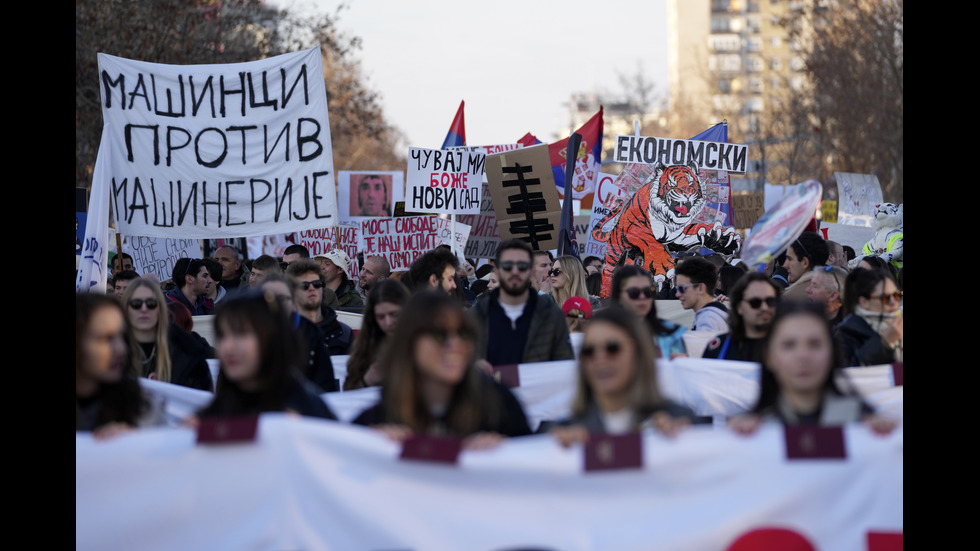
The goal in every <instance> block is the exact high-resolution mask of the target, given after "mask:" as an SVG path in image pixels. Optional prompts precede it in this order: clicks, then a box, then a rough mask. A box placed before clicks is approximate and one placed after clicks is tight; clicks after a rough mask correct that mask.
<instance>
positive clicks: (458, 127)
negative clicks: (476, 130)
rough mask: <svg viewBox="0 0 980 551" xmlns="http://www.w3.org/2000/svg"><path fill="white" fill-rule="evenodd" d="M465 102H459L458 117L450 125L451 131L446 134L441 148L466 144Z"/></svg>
mask: <svg viewBox="0 0 980 551" xmlns="http://www.w3.org/2000/svg"><path fill="white" fill-rule="evenodd" d="M464 103H465V102H463V101H460V102H459V109H457V110H456V118H454V119H453V124H452V126H450V127H449V132H448V133H447V134H446V139H445V141H443V142H442V148H441V149H447V148H450V147H459V146H461V145H466V123H465V122H464V121H463V104H464Z"/></svg>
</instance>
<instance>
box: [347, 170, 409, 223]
mask: <svg viewBox="0 0 980 551" xmlns="http://www.w3.org/2000/svg"><path fill="white" fill-rule="evenodd" d="M337 193H338V197H339V198H338V211H339V213H340V220H341V222H346V221H354V220H358V219H360V218H364V217H384V216H391V215H392V213H393V212H394V206H395V203H396V202H398V201H404V200H405V175H404V174H402V173H401V172H398V171H395V172H377V171H367V170H362V171H356V172H353V171H348V170H342V171H340V172H339V173H338V179H337Z"/></svg>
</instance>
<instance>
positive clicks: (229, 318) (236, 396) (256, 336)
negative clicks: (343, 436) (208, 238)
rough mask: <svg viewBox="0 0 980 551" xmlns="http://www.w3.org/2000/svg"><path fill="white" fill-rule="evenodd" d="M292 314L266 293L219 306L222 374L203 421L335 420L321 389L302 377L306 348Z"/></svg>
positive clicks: (229, 300)
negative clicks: (280, 415)
mask: <svg viewBox="0 0 980 551" xmlns="http://www.w3.org/2000/svg"><path fill="white" fill-rule="evenodd" d="M289 314H290V312H287V311H286V310H285V309H284V308H282V307H281V306H280V303H279V300H278V298H277V297H276V295H275V294H274V293H272V292H271V291H269V292H264V291H262V290H261V289H258V290H254V291H249V292H247V293H243V294H239V295H236V296H234V297H231V298H227V299H225V300H223V301H222V302H221V304H219V305H218V308H217V311H216V313H215V316H214V330H215V337H216V339H217V341H216V345H217V346H216V347H215V349H216V350H217V352H218V359H219V360H221V371H220V372H219V374H218V387H217V389H216V391H215V395H214V400H212V401H211V404H210V405H209V406H207V407H206V408H204V409H203V410H201V412H200V413H199V416H200V417H227V416H238V415H256V414H260V413H264V412H271V411H285V412H291V413H297V414H299V415H303V416H307V417H320V418H324V419H336V416H334V414H333V412H331V411H330V408H329V407H327V404H326V403H325V402H324V401H323V400H322V399H321V398H320V396H319V394H318V391H319V389H318V388H317V387H316V386H315V385H314V384H313V383H311V382H310V381H308V380H307V379H306V378H305V377H304V376H303V375H302V374H301V368H302V366H303V365H305V362H306V361H307V360H306V358H304V357H303V356H304V353H303V352H302V351H303V350H305V349H306V347H305V346H304V345H303V344H302V343H301V337H300V333H299V332H297V331H294V330H293V327H292V324H291V321H290V318H289Z"/></svg>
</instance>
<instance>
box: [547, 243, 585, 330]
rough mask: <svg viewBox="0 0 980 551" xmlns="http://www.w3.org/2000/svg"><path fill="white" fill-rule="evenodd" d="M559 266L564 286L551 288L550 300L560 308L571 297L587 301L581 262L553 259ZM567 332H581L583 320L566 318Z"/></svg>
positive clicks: (571, 258)
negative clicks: (562, 274) (564, 281)
mask: <svg viewBox="0 0 980 551" xmlns="http://www.w3.org/2000/svg"><path fill="white" fill-rule="evenodd" d="M555 261H556V262H558V265H559V266H561V271H562V273H564V274H565V280H566V283H565V286H564V287H562V288H560V289H556V288H554V287H552V288H551V298H553V299H554V300H555V303H556V304H557V305H558V307H559V308H561V307H562V306H563V305H564V304H565V301H566V300H568V299H570V298H572V297H582V298H584V299H585V300H589V291H588V290H587V289H586V288H585V267H583V266H582V261H581V260H579V259H577V258H575V257H574V256H568V255H566V256H559V257H558V258H556V259H555ZM565 321H566V323H568V330H569V331H581V330H582V329H583V328H584V327H585V320H583V319H579V318H566V319H565Z"/></svg>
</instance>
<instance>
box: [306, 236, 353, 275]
mask: <svg viewBox="0 0 980 551" xmlns="http://www.w3.org/2000/svg"><path fill="white" fill-rule="evenodd" d="M360 234H361V226H360V225H354V224H340V225H338V226H336V227H333V228H317V229H315V230H303V231H301V232H299V236H298V237H299V244H300V245H303V246H304V247H306V248H307V249H309V251H310V256H311V257H314V256H318V255H322V254H326V253H328V252H330V251H332V250H334V249H340V250H342V251H344V252H345V253H347V256H348V257H349V258H350V259H351V262H350V266H349V267H348V269H349V270H350V274H349V275H350V278H351V279H357V278H358V276H359V273H360V271H359V268H358V265H357V251H358V243H359V242H360ZM338 236H339V237H340V239H339V241H338V239H337V238H338Z"/></svg>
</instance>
